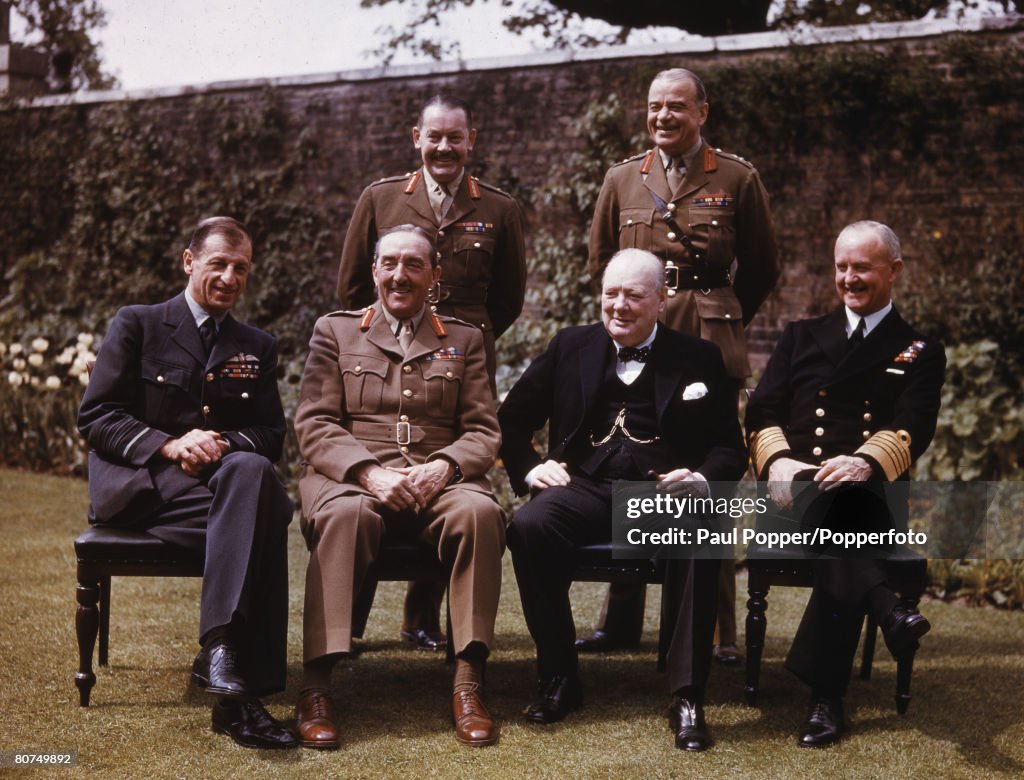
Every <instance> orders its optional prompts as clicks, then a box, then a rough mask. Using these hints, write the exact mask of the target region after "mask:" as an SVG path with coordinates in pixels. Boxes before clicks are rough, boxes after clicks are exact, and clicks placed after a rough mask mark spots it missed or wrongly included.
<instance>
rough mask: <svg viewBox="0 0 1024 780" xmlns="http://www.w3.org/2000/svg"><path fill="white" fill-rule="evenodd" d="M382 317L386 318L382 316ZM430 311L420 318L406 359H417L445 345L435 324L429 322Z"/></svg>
mask: <svg viewBox="0 0 1024 780" xmlns="http://www.w3.org/2000/svg"><path fill="white" fill-rule="evenodd" d="M381 319H384V318H383V317H381ZM429 320H430V312H429V311H426V312H424V313H423V316H422V317H421V318H420V326H419V327H418V328H417V329H416V333H414V334H413V339H412V344H410V345H409V352H408V354H406V356H405V361H406V362H408V361H410V360H415V359H416V358H418V357H422V356H423V355H428V354H430V353H431V352H436V351H437V350H439V349H440V348H441V347H442V346H443V345H442V344H441V339H440V338H438V335H437V334H436V333H435V332H434V326H433V325H432V324H431V323H430V322H429Z"/></svg>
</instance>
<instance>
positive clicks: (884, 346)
mask: <svg viewBox="0 0 1024 780" xmlns="http://www.w3.org/2000/svg"><path fill="white" fill-rule="evenodd" d="M912 335H913V333H912V331H911V330H910V326H909V325H907V323H906V322H904V320H903V318H902V317H901V316H900V315H899V312H897V311H896V308H895V307H893V309H892V310H891V311H890V312H889V313H888V314H886V315H885V317H884V318H883V319H882V321H881V322H880V323H878V325H877V326H876V327H875V328H874V330H872V331H871V332H870V333H869V334H868V335H867V336H865V337H864V341H863V342H862V343H861V345H860V346H859V347H857V348H856V349H855V350H853V352H850V353H848V354H847V356H846V357H845V359H844V360H843V362H842V363H840V364H839V368H838V369H837V371H836V374H835V377H834V378H833V380H832V381H833V382H841V381H843V380H844V379H846V378H848V377H850V376H855V375H856V374H859V373H861V372H863V371H864V370H865V369H867V368H869V367H870V366H873V365H875V364H877V363H888V362H889V361H891V360H892V359H893V358H894V357H895V356H896V353H897V352H899V351H900V349H902V348H903V347H905V346H907V343H908V340H909V339H910V338H911V337H912ZM844 346H845V345H844Z"/></svg>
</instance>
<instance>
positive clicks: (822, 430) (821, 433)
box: [814, 428, 825, 436]
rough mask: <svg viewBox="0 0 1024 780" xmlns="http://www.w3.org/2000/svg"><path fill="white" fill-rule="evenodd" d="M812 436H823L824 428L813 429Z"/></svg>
mask: <svg viewBox="0 0 1024 780" xmlns="http://www.w3.org/2000/svg"><path fill="white" fill-rule="evenodd" d="M814 435H815V436H824V435H825V429H824V428H815V429H814Z"/></svg>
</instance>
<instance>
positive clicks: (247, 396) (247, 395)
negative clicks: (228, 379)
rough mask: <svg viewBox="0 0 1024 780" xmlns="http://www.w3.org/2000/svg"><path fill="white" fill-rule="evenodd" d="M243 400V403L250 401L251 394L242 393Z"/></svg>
mask: <svg viewBox="0 0 1024 780" xmlns="http://www.w3.org/2000/svg"><path fill="white" fill-rule="evenodd" d="M242 400H243V401H248V400H249V394H248V393H242Z"/></svg>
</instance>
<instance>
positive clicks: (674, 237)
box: [668, 230, 676, 241]
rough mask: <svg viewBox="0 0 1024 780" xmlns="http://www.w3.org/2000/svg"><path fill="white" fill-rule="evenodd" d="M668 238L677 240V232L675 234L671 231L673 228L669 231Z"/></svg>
mask: <svg viewBox="0 0 1024 780" xmlns="http://www.w3.org/2000/svg"><path fill="white" fill-rule="evenodd" d="M668 240H669V241H675V240H676V234H675V232H674V231H671V230H670V231H668Z"/></svg>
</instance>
